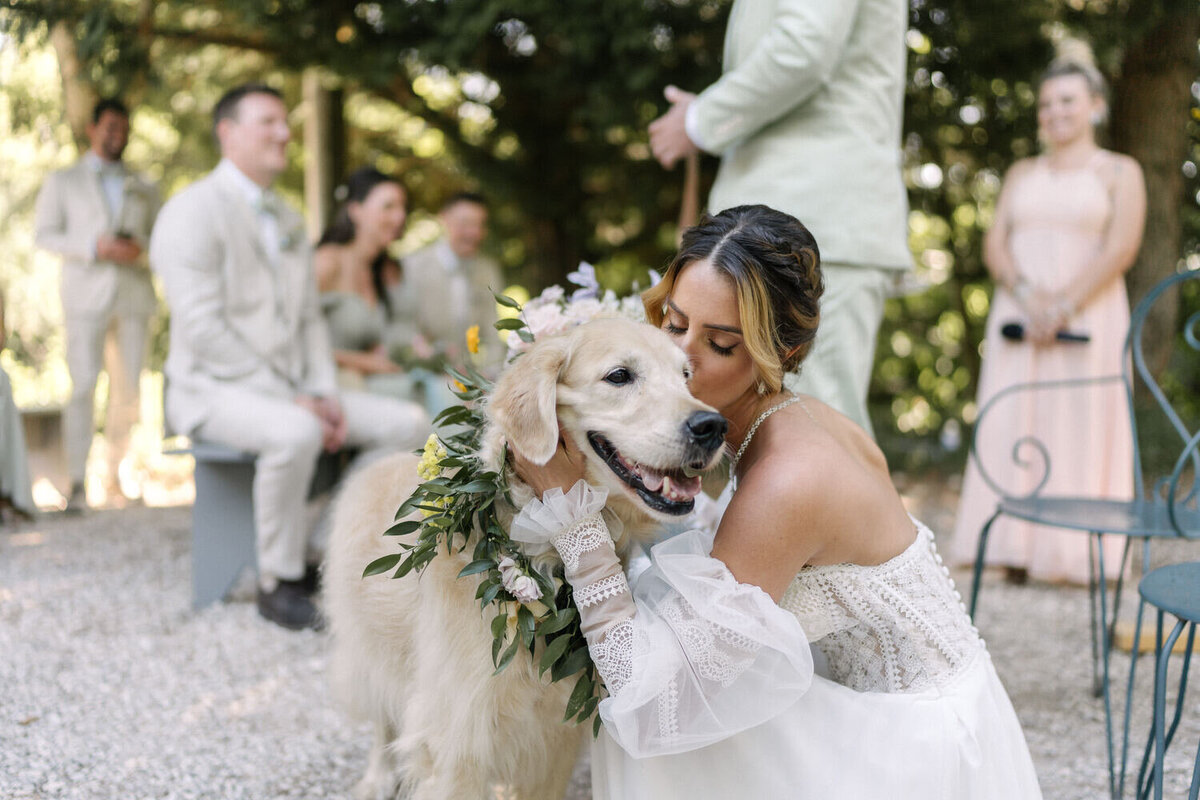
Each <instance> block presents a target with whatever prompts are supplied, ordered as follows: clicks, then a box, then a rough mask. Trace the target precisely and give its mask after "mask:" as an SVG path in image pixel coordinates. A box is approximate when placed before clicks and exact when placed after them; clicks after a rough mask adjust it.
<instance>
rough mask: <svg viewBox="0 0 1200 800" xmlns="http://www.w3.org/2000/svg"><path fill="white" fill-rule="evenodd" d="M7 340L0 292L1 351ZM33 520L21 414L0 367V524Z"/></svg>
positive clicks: (6, 376)
mask: <svg viewBox="0 0 1200 800" xmlns="http://www.w3.org/2000/svg"><path fill="white" fill-rule="evenodd" d="M7 338H8V329H7V328H5V327H4V293H3V292H0V351H3V350H4V343H5V341H6V340H7ZM10 510H11V511H14V512H16V513H17V514H19V515H21V516H24V517H27V518H28V517H32V516H33V515H34V513H36V511H37V508H36V507H35V506H34V504H33V493H32V490H31V487H30V483H29V462H28V458H27V455H26V452H25V428H24V427H23V424H22V422H21V412H20V410H19V409H18V408H17V406H16V403H14V402H13V395H12V383H11V382H10V381H9V379H8V373H6V372H5V371H4V369H3V368H0V522H3V521H4V519H5V516H6V512H8V511H10Z"/></svg>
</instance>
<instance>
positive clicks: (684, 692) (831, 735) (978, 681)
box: [513, 206, 1041, 800]
mask: <svg viewBox="0 0 1200 800" xmlns="http://www.w3.org/2000/svg"><path fill="white" fill-rule="evenodd" d="M819 261H820V258H819V255H818V250H817V244H816V242H815V241H814V240H813V238H812V235H811V234H810V233H809V232H808V230H807V229H806V228H805V227H804V226H803V225H802V224H801V223H800V222H799V221H797V220H796V219H795V218H793V217H791V216H788V215H787V214H783V213H781V212H778V211H774V210H772V209H769V208H767V207H765V206H740V207H738V208H733V209H729V210H727V211H723V212H721V213H720V214H718V215H716V216H715V217H706V218H705V219H704V220H703V221H702V222H701V224H700V225H699V226H697V227H695V228H692V229H691V230H689V231H688V232H687V233H686V234H685V235H684V238H683V245H682V248H681V249H680V251H679V253H678V255H677V256H676V257H675V259H674V261H673V262H672V263H671V265H670V266H669V268H668V270H667V273H666V276H665V277H664V279H663V281H662V282H661V283H660V284H658V285H657V286H656V287H654V288H653V289H651V290H649V291H648V292H646V293H645V295H644V296H643V299H644V301H645V305H646V311H647V314H648V316H649V318H650V320H651V321H652V322H654V323H655V324H657V325H659V326H660V327H661V328H662V329H663V330H665V331H666V332H667V333H669V334H671V335H672V336H673V337H675V339H676V341H677V342H678V344H679V346H680V347H681V348H682V349H683V350H684V351H685V352H686V353H687V354H688V356H689V357H690V361H691V365H692V368H693V370H694V372H693V376H692V378H691V388H692V391H693V393H694V394H695V395H696V397H698V398H699V399H701V400H703V401H705V402H706V403H708V404H710V405H712V406H713V407H715V408H716V409H717V410H719V411H720V412H721V413H722V414H723V415H724V416H725V418H726V419H727V420H728V422H729V428H728V433H727V435H726V443H727V445H728V446H729V448H730V450H731V451H732V452H734V453H735V455H734V457H733V459H732V463H731V480H730V483H729V485H728V486H727V487H726V491H725V493H724V494H723V495H722V501H720V502H723V503H727V507H726V508H725V509H724V513H723V515H722V516H721V517H720V520H719V525H718V526H717V527H716V530H715V535H714V533H713V532H711V531H709V532H705V531H703V530H692V531H689V532H687V533H683V534H680V535H678V536H675V537H673V538H670V539H668V540H666V541H664V542H662V543H660V544H659V545H657V546H656V547H655V548H654V549H653V551H652V554H651V556H652V562H653V565H652V566H651V567H650V568H649V569H647V570H646V571H645V572H644V573H642V574H641V575H640V576H639V577H638V578H637V579H636V581H635V583H634V588H633V590H632V591H631V590H630V588H629V585H628V583H627V580H626V577H625V575H624V573H623V572H622V570H621V566H620V562H619V561H618V559H617V556H616V554H615V552H614V550H613V546H612V541H611V539H610V538H609V536H608V532H607V530H606V529H605V527H604V522H603V519H602V518H601V517H600V516H599V514H598V513H597V512H598V511H599V509H600V508H601V507H602V506H603V503H604V499H605V496H604V495H605V493H604V491H603V490H597V489H595V488H593V487H590V486H588V485H587V484H586V483H584V482H583V481H582V479H581V478H582V474H583V471H582V458H581V455H580V453H579V451H578V449H577V447H576V443H574V442H570V441H564V442H562V443H561V446H560V448H559V451H558V452H557V453H556V454H555V456H554V457H553V458H552V459H551V461H550V462H549V463H547V464H545V465H543V466H537V465H534V464H532V463H531V462H529V461H527V460H525V459H523V458H520V457H519V456H518V468H519V470H520V472H521V474H522V476H523V477H524V478H525V479H526V480H527V481H528V482H529V483H530V485H532V486H533V487H534V488H535V490H536V491H537V493H538V494H539V495H540V496H541V498H542V499H541V501H540V502H538V501H535V502H534V503H532V504H530V505H529V506H527V507H526V509H525V510H524V511H523V512H522V513H521V515H520V516H519V517H518V519H517V520H516V521H515V522H514V525H513V536H514V538H523V539H525V540H526V541H551V542H552V543H553V544H554V545H555V547H557V548H558V550H559V552H560V553H561V554H562V556H563V562H564V564H565V566H566V577H567V579H568V580H569V581H570V582H571V584H572V586H573V587H574V590H575V598H576V603H577V604H578V606H579V611H580V615H581V620H582V627H583V632H584V634H585V636H586V637H587V640H588V644H589V649H590V651H591V654H592V658H593V661H594V662H595V664H596V667H597V669H598V670H599V672H600V674H601V675H602V676H603V678H604V681H605V684H606V686H607V688H608V691H609V696H608V697H607V698H606V699H604V700H603V701H602V702H601V703H600V708H599V712H600V715H601V718H602V719H603V722H604V727H603V731H602V732H601V734H600V737H599V738H598V739H597V741H596V744H595V746H594V749H593V754H592V781H593V789H594V792H595V797H596V798H613V799H615V798H671V797H680V798H684V797H687V798H696V797H699V798H725V797H735V796H740V797H753V798H785V797H786V798H792V797H814V798H826V797H839V798H875V797H888V798H898V799H905V798H912V799H913V800H916V799H917V798H919V799H920V800H929V799H930V798H945V799H946V800H951V799H953V800H965V799H968V798H970V799H974V798H996V799H997V800H999V799H1000V798H1004V800H1013V799H1014V798H1038V797H1040V796H1041V793H1040V791H1039V789H1038V785H1037V778H1036V776H1035V774H1034V770H1033V764H1032V761H1031V759H1030V755H1029V750H1028V747H1027V746H1026V744H1025V739H1024V736H1023V734H1022V732H1021V728H1020V724H1019V723H1018V721H1017V718H1016V715H1015V714H1014V712H1013V708H1012V704H1011V703H1010V702H1009V699H1008V696H1007V694H1006V693H1005V691H1004V688H1003V686H1001V684H1000V680H999V678H998V677H997V676H996V672H995V670H994V668H993V667H992V662H991V659H990V657H989V656H988V653H987V650H986V649H985V647H984V644H983V642H982V641H981V640H980V638H979V635H978V633H977V631H976V630H975V629H974V628H973V627H972V626H971V623H970V621H969V619H968V617H967V615H966V613H965V611H964V610H963V608H962V605H961V602H960V600H959V597H958V595H957V593H956V592H955V591H954V588H953V584H952V583H951V581H950V579H949V577H948V570H947V569H946V568H945V567H943V566H942V563H941V558H940V557H939V556H938V555H937V552H936V550H935V548H934V540H933V534H932V533H931V532H930V531H929V529H928V528H926V527H925V526H924V525H922V524H921V523H920V522H918V521H916V520H914V519H913V518H911V517H910V516H908V514H907V513H906V512H905V510H904V508H903V506H902V505H901V502H900V498H899V497H898V496H897V494H896V491H895V489H894V488H893V487H892V482H891V479H890V477H889V475H888V471H887V465H886V463H885V461H884V457H883V454H882V453H881V452H880V451H879V449H878V447H876V445H875V443H874V442H873V441H872V440H871V439H870V437H868V436H867V435H866V434H865V433H864V432H863V431H862V430H861V429H860V428H859V427H857V426H856V425H855V424H854V423H852V422H850V421H849V420H848V419H846V418H845V417H843V416H841V415H840V414H838V413H837V412H836V411H833V410H832V409H831V408H829V407H828V406H826V405H825V404H824V403H821V402H820V401H818V400H816V399H814V398H812V397H806V396H802V395H791V394H789V393H787V392H786V391H784V390H783V389H782V378H783V375H784V373H785V372H788V371H791V370H793V369H795V368H797V367H798V366H799V365H800V363H801V362H802V361H803V359H804V357H805V355H806V354H807V353H808V352H809V350H810V348H811V347H812V343H813V339H814V337H815V335H816V331H817V322H818V318H819V313H818V300H819V299H820V296H821V292H822V290H823V287H822V280H821V272H820V266H819ZM631 390H633V391H652V390H653V387H637V386H632V387H631ZM655 488H656V490H657V487H655ZM564 491H565V493H564ZM810 643H811V644H812V645H815V651H816V652H817V654H818V660H824V661H825V662H826V664H825V666H824V668H823V669H821V670H819V673H820V674H814V668H813V655H812V654H813V652H814V649H813V648H810ZM823 675H828V677H823Z"/></svg>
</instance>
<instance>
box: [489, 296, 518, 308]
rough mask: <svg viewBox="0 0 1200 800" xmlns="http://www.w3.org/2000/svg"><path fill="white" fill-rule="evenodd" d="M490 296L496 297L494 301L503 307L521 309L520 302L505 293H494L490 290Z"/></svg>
mask: <svg viewBox="0 0 1200 800" xmlns="http://www.w3.org/2000/svg"><path fill="white" fill-rule="evenodd" d="M492 297H494V298H496V302H497V303H499V304H500V305H502V306H504V307H505V308H515V309H517V310H518V311H520V310H521V304H520V303H518V302H517V301H516V300H513V299H512V298H511V297H509V296H508V295H506V294H496V293H495V292H492Z"/></svg>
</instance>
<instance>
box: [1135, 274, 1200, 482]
mask: <svg viewBox="0 0 1200 800" xmlns="http://www.w3.org/2000/svg"><path fill="white" fill-rule="evenodd" d="M1190 281H1200V271H1197V270H1189V271H1187V272H1179V273H1176V274H1174V275H1169V276H1168V277H1166V278H1164V279H1163V280H1161V281H1159V283H1158V284H1157V285H1156V286H1154V288H1153V289H1151V290H1150V291H1149V292H1148V293H1147V294H1146V296H1145V297H1143V298H1142V300H1141V302H1139V303H1138V304H1137V307H1136V308H1134V310H1133V314H1132V315H1131V317H1130V322H1129V333H1128V334H1127V335H1126V337H1125V353H1126V355H1127V358H1126V359H1125V363H1124V364H1123V366H1122V376H1123V380H1124V381H1125V392H1126V398H1127V400H1128V403H1129V417H1130V419H1131V420H1132V421H1133V434H1134V435H1133V476H1134V486H1135V487H1136V488H1137V490H1138V491H1139V492H1143V491H1145V490H1146V482H1145V475H1144V474H1143V465H1142V451H1141V436H1139V435H1138V434H1139V430H1138V427H1139V426H1138V418H1137V414H1136V413H1135V412H1136V408H1135V404H1134V398H1135V392H1136V388H1137V386H1138V384H1139V383H1140V384H1141V385H1142V386H1143V387H1145V389H1146V391H1148V392H1149V393H1150V396H1151V397H1152V398H1153V399H1154V403H1155V405H1156V406H1157V409H1158V411H1159V412H1161V414H1162V417H1163V418H1164V419H1165V420H1166V421H1167V423H1168V424H1169V426H1170V429H1171V430H1172V431H1174V432H1175V434H1177V435H1178V436H1179V450H1180V451H1181V452H1180V455H1179V458H1178V460H1177V461H1176V464H1175V469H1174V470H1173V471H1172V473H1171V474H1169V475H1163V476H1160V477H1158V478H1157V479H1156V480H1155V482H1154V484H1153V486H1152V487H1151V488H1150V489H1149V492H1150V493H1153V494H1155V495H1157V496H1159V497H1164V498H1165V497H1167V496H1168V495H1170V496H1171V497H1172V498H1175V499H1176V501H1177V502H1181V503H1194V502H1195V498H1196V490H1197V487H1196V486H1195V481H1193V482H1192V485H1191V486H1190V488H1189V489H1188V492H1187V493H1186V494H1185V495H1184V496H1183V497H1182V498H1180V497H1177V490H1178V482H1179V480H1180V478H1181V477H1182V476H1183V475H1184V474H1185V471H1186V467H1187V464H1188V463H1189V462H1190V463H1191V465H1192V467H1193V472H1192V474H1193V475H1200V471H1196V470H1195V467H1197V466H1200V452H1197V449H1196V447H1195V446H1194V445H1192V444H1191V442H1192V439H1193V437H1194V436H1195V434H1196V431H1193V430H1191V429H1190V428H1189V427H1188V424H1187V423H1186V422H1185V421H1184V420H1183V418H1182V417H1181V416H1180V415H1179V413H1178V411H1177V410H1176V409H1175V407H1174V406H1173V405H1172V404H1171V401H1170V399H1169V398H1168V397H1167V395H1166V393H1165V392H1164V391H1163V389H1162V386H1161V385H1160V384H1159V382H1158V380H1157V379H1156V378H1155V377H1154V374H1153V373H1152V372H1151V370H1150V367H1149V365H1147V363H1146V350H1145V341H1144V336H1145V331H1146V320H1148V319H1149V318H1150V316H1151V314H1152V313H1153V312H1154V311H1155V310H1156V309H1158V308H1161V307H1162V306H1163V305H1164V304H1165V303H1167V302H1173V301H1175V299H1176V297H1177V296H1178V295H1177V294H1176V292H1173V291H1171V290H1172V289H1174V288H1175V287H1177V286H1180V285H1181V284H1184V283H1187V282H1190ZM1183 341H1184V344H1185V345H1186V346H1187V347H1190V348H1191V349H1192V350H1193V351H1195V352H1200V311H1197V312H1195V313H1193V314H1191V315H1190V316H1188V317H1187V318H1186V319H1185V320H1184V321H1183ZM1155 433H1157V431H1155ZM1170 451H1171V452H1175V449H1174V448H1170Z"/></svg>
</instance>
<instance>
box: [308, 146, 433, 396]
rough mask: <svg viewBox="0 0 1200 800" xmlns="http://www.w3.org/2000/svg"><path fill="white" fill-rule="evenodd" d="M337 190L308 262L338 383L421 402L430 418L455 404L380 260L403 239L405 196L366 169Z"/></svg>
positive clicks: (410, 305) (398, 284)
mask: <svg viewBox="0 0 1200 800" xmlns="http://www.w3.org/2000/svg"><path fill="white" fill-rule="evenodd" d="M345 190H346V198H345V201H344V202H343V204H342V206H341V208H339V209H338V212H337V214H336V215H335V217H334V220H333V222H332V223H331V224H330V226H329V227H328V228H327V229H326V230H325V233H324V234H322V236H321V239H320V241H319V242H317V248H316V251H315V253H314V257H313V260H314V262H315V265H316V271H317V286H318V288H319V289H320V291H321V309H322V311H323V313H324V315H325V321H326V323H327V325H328V326H329V333H330V337H331V339H332V343H333V348H334V351H333V355H334V359H335V360H336V361H337V366H338V382H339V384H340V385H341V386H342V388H345V389H358V390H366V391H369V392H376V393H379V394H386V395H390V396H393V397H397V398H400V399H405V400H416V401H417V402H422V403H424V405H425V410H426V411H428V412H429V414H430V415H431V416H433V415H435V414H437V413H438V412H439V411H441V410H442V409H443V408H445V407H446V406H447V405H449V404H451V403H453V402H455V399H454V395H453V394H452V393H451V392H450V390H449V389H448V388H447V383H448V381H449V379H448V378H446V377H445V375H443V374H442V372H441V368H440V365H438V364H436V363H435V362H436V359H435V358H434V356H435V354H434V352H433V348H431V347H430V346H429V345H428V344H427V343H426V342H425V339H424V338H423V337H422V336H421V334H420V333H419V332H418V330H417V324H416V318H417V314H416V303H417V298H416V297H414V296H413V292H412V290H411V287H410V286H409V284H408V283H407V282H405V281H404V279H403V278H404V276H403V271H402V268H401V265H400V263H399V262H398V261H396V260H395V259H393V258H392V257H391V256H390V255H389V254H388V247H389V246H391V245H392V243H394V242H395V241H396V240H397V239H399V238H400V236H401V234H402V233H403V232H404V223H405V220H406V219H407V215H408V210H407V200H408V198H407V193H406V192H405V190H404V186H403V185H402V184H401V183H400V181H399V180H397V179H396V178H393V177H391V176H389V175H385V174H383V173H382V172H380V171H378V170H377V169H375V168H373V167H363V168H361V169H358V170H355V171H354V172H353V173H351V174H350V176H349V177H348V178H347V179H346V184H345Z"/></svg>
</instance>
